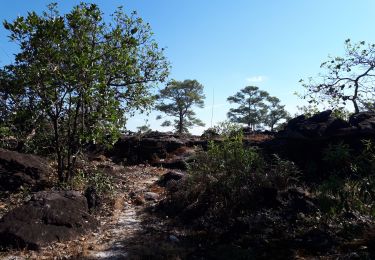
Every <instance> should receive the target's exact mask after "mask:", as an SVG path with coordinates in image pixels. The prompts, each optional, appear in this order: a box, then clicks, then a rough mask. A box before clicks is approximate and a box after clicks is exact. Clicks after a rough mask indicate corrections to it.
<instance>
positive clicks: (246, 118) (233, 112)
mask: <svg viewBox="0 0 375 260" xmlns="http://www.w3.org/2000/svg"><path fill="white" fill-rule="evenodd" d="M268 96H269V94H268V93H267V92H266V91H262V90H259V88H258V87H255V86H248V87H245V88H243V89H241V90H240V91H239V92H237V93H236V94H235V95H234V96H230V97H228V99H227V100H228V101H229V102H230V103H236V104H238V105H239V106H238V107H237V108H231V109H230V110H229V112H228V118H229V119H230V120H231V121H233V122H236V123H242V124H247V126H249V127H251V129H253V130H255V128H256V127H257V126H259V125H260V124H261V123H262V118H263V117H264V116H265V115H266V114H267V106H266V104H265V102H264V101H265V99H266V98H267V97H268Z"/></svg>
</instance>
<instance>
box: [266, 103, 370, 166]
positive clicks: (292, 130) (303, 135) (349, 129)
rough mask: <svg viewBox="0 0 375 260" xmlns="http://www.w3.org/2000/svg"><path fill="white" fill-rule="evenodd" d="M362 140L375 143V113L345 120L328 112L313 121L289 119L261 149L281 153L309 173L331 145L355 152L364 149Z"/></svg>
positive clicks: (299, 117) (313, 118) (359, 114)
mask: <svg viewBox="0 0 375 260" xmlns="http://www.w3.org/2000/svg"><path fill="white" fill-rule="evenodd" d="M363 140H373V141H374V140H375V113H374V112H362V113H358V114H354V115H352V116H351V117H350V118H349V120H348V121H345V120H342V119H339V118H336V117H334V116H332V111H331V110H327V111H323V112H321V113H318V114H316V115H314V116H312V117H310V118H306V117H305V116H304V115H301V116H298V117H296V118H294V119H292V120H290V121H289V122H288V124H287V125H286V127H285V129H284V130H283V131H281V132H279V133H278V134H277V135H276V136H275V138H274V139H272V140H270V141H267V142H264V143H263V144H262V147H263V149H264V150H265V151H266V152H267V153H270V154H272V153H275V154H279V155H280V156H282V157H283V158H286V159H289V160H292V161H294V162H296V163H297V164H298V165H299V166H300V167H301V168H303V169H304V170H306V169H307V168H308V167H318V168H319V167H320V166H321V165H319V164H320V163H319V162H321V161H322V158H323V157H324V155H323V153H324V151H325V149H326V148H327V147H328V146H329V145H332V144H338V143H345V144H347V145H348V146H349V147H350V149H351V151H353V152H354V153H355V152H359V151H361V149H362V148H363ZM311 163H314V165H311ZM307 172H308V171H307Z"/></svg>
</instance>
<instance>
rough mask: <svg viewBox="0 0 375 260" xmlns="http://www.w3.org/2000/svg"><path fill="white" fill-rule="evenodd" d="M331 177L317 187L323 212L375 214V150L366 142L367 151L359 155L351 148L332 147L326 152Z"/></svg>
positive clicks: (364, 149)
mask: <svg viewBox="0 0 375 260" xmlns="http://www.w3.org/2000/svg"><path fill="white" fill-rule="evenodd" d="M323 160H324V161H325V162H326V163H327V172H328V173H329V176H330V177H329V178H328V179H327V180H324V181H323V182H322V184H320V185H319V187H318V188H317V193H318V199H319V203H320V206H321V208H322V210H323V212H326V213H329V214H331V215H336V214H340V213H342V212H359V213H361V214H366V215H371V216H374V214H375V203H374V202H375V178H374V176H373V174H374V173H375V147H374V145H373V143H372V142H371V141H369V140H364V141H363V150H362V151H361V152H360V153H358V154H355V153H354V150H353V149H351V148H350V147H349V145H347V144H344V143H342V142H341V143H338V144H335V145H329V147H328V148H327V149H326V150H325V151H324V156H323Z"/></svg>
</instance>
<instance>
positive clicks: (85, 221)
mask: <svg viewBox="0 0 375 260" xmlns="http://www.w3.org/2000/svg"><path fill="white" fill-rule="evenodd" d="M97 225H98V222H97V221H96V220H95V219H94V218H93V217H92V216H90V215H89V214H88V207H87V201H86V198H85V197H84V196H82V195H81V194H80V193H79V192H76V191H54V192H51V191H41V192H38V193H36V194H34V196H33V197H32V199H31V200H30V201H28V202H27V203H26V204H24V205H22V206H20V207H18V208H15V209H13V210H12V211H10V212H8V213H7V214H6V215H5V216H4V217H3V218H2V219H1V221H0V245H1V247H14V248H28V249H32V250H38V249H39V248H40V247H42V246H45V245H48V244H49V243H51V242H54V241H63V240H69V239H74V238H76V237H77V236H79V235H81V234H84V233H85V232H87V231H89V230H93V229H95V228H96V226H97Z"/></svg>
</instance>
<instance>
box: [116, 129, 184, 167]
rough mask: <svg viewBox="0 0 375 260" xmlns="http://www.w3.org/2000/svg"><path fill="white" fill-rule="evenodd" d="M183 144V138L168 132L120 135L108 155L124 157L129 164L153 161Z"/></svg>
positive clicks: (118, 158)
mask: <svg viewBox="0 0 375 260" xmlns="http://www.w3.org/2000/svg"><path fill="white" fill-rule="evenodd" d="M184 145H185V141H184V140H180V139H177V138H176V137H175V136H174V135H172V134H168V133H159V132H150V133H148V134H146V135H144V136H126V135H124V136H122V137H121V138H120V139H119V140H118V141H117V143H116V144H115V145H114V148H113V150H112V151H111V152H110V155H111V156H113V157H115V158H116V159H117V160H123V159H125V160H126V162H127V163H129V164H139V163H145V162H148V163H153V162H154V161H157V160H159V159H165V158H166V157H167V155H168V153H171V152H173V151H175V150H177V149H179V148H181V147H183V146H184Z"/></svg>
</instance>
